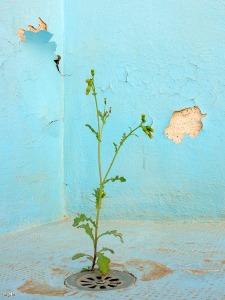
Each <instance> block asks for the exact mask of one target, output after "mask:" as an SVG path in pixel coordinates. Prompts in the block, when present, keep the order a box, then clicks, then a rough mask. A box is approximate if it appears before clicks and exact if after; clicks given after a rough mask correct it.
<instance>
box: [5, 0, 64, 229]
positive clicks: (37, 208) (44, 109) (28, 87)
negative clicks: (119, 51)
mask: <svg viewBox="0 0 225 300" xmlns="http://www.w3.org/2000/svg"><path fill="white" fill-rule="evenodd" d="M0 9H1V25H0V32H1V34H0V72H1V77H0V81H1V83H0V98H1V101H0V128H1V130H0V144H1V145H0V149H1V150H0V164H1V180H0V194H1V205H0V207H1V209H0V234H6V233H9V232H13V231H18V230H21V229H24V228H26V227H30V226H32V225H36V224H42V223H47V222H49V221H54V220H58V219H59V218H61V217H62V216H63V213H64V203H63V197H62V180H63V179H62V176H63V172H62V146H63V144H62V121H63V114H62V113H63V111H62V107H63V104H62V101H63V97H62V96H63V95H62V92H63V86H62V84H63V82H62V77H61V76H60V75H59V73H58V72H57V70H56V67H55V64H54V61H53V60H54V59H55V51H56V52H58V53H60V54H62V51H63V39H62V33H63V32H62V31H63V27H62V21H63V20H62V18H63V10H62V1H42V0H41V1H36V2H35V1H33V2H31V1H24V0H21V1H11V0H10V1H1V4H0ZM39 16H40V17H41V18H42V19H43V20H44V21H45V22H46V23H47V25H48V30H49V32H50V33H51V34H53V37H52V38H51V34H50V33H48V32H44V31H42V32H38V33H37V34H35V33H33V32H27V33H26V41H25V42H19V37H18V36H17V30H18V28H24V29H26V28H27V25H33V26H34V27H37V24H38V17H39ZM50 38H51V40H50V41H49V42H48V40H49V39H50Z"/></svg>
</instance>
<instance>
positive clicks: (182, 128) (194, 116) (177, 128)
mask: <svg viewBox="0 0 225 300" xmlns="http://www.w3.org/2000/svg"><path fill="white" fill-rule="evenodd" d="M205 116H206V114H202V113H201V110H200V109H199V108H198V107H197V106H194V107H189V108H185V109H182V110H180V111H175V112H174V113H173V114H172V117H171V119H170V124H169V125H168V126H167V127H166V129H165V135H166V136H167V137H168V139H170V140H172V141H173V142H174V143H176V144H179V143H181V142H182V139H183V137H184V135H185V134H189V135H190V137H191V138H192V139H193V138H195V137H196V136H197V135H198V134H199V132H200V131H201V130H202V127H203V124H202V118H204V117H205Z"/></svg>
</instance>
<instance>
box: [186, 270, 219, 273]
mask: <svg viewBox="0 0 225 300" xmlns="http://www.w3.org/2000/svg"><path fill="white" fill-rule="evenodd" d="M185 272H188V273H192V274H207V273H211V272H224V270H186V271H185Z"/></svg>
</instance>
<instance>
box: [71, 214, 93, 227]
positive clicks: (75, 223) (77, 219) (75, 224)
mask: <svg viewBox="0 0 225 300" xmlns="http://www.w3.org/2000/svg"><path fill="white" fill-rule="evenodd" d="M84 221H87V222H91V224H92V225H93V226H94V227H96V225H95V222H94V221H93V220H92V218H88V217H86V216H85V214H81V215H80V216H79V217H76V218H75V219H74V220H73V226H74V227H77V226H78V225H79V224H80V223H81V222H84Z"/></svg>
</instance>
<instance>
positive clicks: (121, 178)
mask: <svg viewBox="0 0 225 300" xmlns="http://www.w3.org/2000/svg"><path fill="white" fill-rule="evenodd" d="M116 180H119V181H121V182H125V181H126V178H124V177H122V176H121V177H119V176H118V175H117V176H116V177H112V178H109V179H107V180H106V181H105V183H107V182H109V181H112V182H114V181H116Z"/></svg>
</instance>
